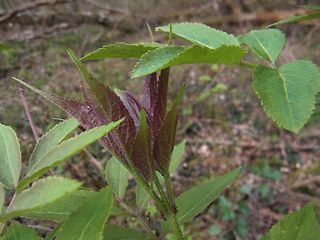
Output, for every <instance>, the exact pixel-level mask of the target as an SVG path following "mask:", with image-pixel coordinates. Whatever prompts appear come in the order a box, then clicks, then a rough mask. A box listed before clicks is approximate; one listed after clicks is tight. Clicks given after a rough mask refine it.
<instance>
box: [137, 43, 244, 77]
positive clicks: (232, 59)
mask: <svg viewBox="0 0 320 240" xmlns="http://www.w3.org/2000/svg"><path fill="white" fill-rule="evenodd" d="M245 54H246V50H245V49H244V48H242V47H239V46H227V45H222V46H220V47H218V48H215V49H210V48H207V47H203V46H201V45H199V44H194V45H192V46H189V47H182V46H167V47H162V48H158V49H155V50H153V51H149V52H147V53H146V54H144V55H143V56H142V57H141V58H140V60H139V61H138V63H137V64H136V65H135V67H134V69H133V72H132V77H140V76H144V75H147V74H150V73H152V72H156V71H159V70H161V69H164V68H167V67H171V66H176V65H181V64H189V63H214V64H238V63H240V61H241V59H242V58H243V56H244V55H245Z"/></svg>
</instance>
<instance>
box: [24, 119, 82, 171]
mask: <svg viewBox="0 0 320 240" xmlns="http://www.w3.org/2000/svg"><path fill="white" fill-rule="evenodd" d="M78 126H79V123H78V121H77V120H76V119H74V118H71V119H68V120H65V121H63V122H61V123H59V124H57V125H56V126H54V127H53V128H52V129H51V130H50V131H49V132H47V133H46V134H44V135H43V136H42V137H41V138H40V139H39V141H38V143H37V144H36V146H35V148H34V150H33V152H32V154H31V157H30V161H29V165H28V169H27V174H28V172H29V171H30V170H31V169H33V168H34V165H36V164H37V163H38V162H39V161H41V160H43V157H44V156H45V155H46V153H48V152H49V151H50V150H51V149H52V148H53V147H55V146H56V145H58V144H59V143H61V142H62V141H63V140H65V139H66V138H67V137H68V136H69V135H70V134H71V133H72V132H73V131H74V130H76V128H77V127H78Z"/></svg>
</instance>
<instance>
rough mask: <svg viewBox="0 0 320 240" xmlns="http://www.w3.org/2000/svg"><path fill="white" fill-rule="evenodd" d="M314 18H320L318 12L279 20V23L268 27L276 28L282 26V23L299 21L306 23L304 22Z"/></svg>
mask: <svg viewBox="0 0 320 240" xmlns="http://www.w3.org/2000/svg"><path fill="white" fill-rule="evenodd" d="M316 18H320V12H315V13H309V14H306V15H302V16H295V17H290V18H287V19H283V20H280V21H279V22H276V23H273V24H270V25H269V26H268V27H273V26H277V25H280V24H284V23H291V22H301V21H306V20H311V19H316Z"/></svg>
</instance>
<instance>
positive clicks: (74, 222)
mask: <svg viewBox="0 0 320 240" xmlns="http://www.w3.org/2000/svg"><path fill="white" fill-rule="evenodd" d="M112 204H113V197H112V188H111V187H110V186H107V187H105V188H103V189H101V190H100V191H99V192H98V194H95V195H94V196H93V197H91V198H90V199H88V200H87V201H86V202H84V203H83V204H82V205H80V206H79V207H78V208H77V209H76V210H75V211H74V212H73V213H71V215H70V216H69V218H68V220H66V221H65V222H64V223H63V225H62V226H61V228H60V229H59V231H58V233H57V236H56V240H65V239H68V240H99V239H102V238H103V228H104V224H105V222H106V220H107V218H108V216H109V214H110V210H111V208H112Z"/></svg>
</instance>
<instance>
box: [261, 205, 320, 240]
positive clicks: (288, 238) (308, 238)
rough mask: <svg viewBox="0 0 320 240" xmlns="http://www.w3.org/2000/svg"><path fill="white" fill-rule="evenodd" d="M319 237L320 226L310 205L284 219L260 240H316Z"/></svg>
mask: <svg viewBox="0 0 320 240" xmlns="http://www.w3.org/2000/svg"><path fill="white" fill-rule="evenodd" d="M319 236H320V226H319V224H318V221H317V219H316V217H315V213H314V211H313V206H312V203H308V204H306V205H305V206H304V207H303V208H302V209H300V210H299V211H295V212H293V213H291V214H289V215H287V216H285V217H284V218H282V219H281V220H280V221H279V222H278V223H277V224H276V225H274V226H273V227H272V228H271V230H270V232H269V233H268V234H267V235H266V236H264V237H262V238H260V240H314V239H319Z"/></svg>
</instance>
